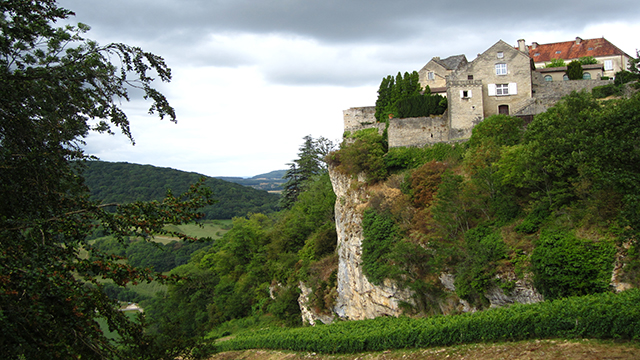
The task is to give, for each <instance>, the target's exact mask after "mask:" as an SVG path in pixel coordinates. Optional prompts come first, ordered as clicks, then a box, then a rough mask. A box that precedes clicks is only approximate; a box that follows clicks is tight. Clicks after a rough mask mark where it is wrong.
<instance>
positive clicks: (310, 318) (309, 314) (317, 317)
mask: <svg viewBox="0 0 640 360" xmlns="http://www.w3.org/2000/svg"><path fill="white" fill-rule="evenodd" d="M298 287H299V288H300V297H298V305H300V313H301V314H302V322H303V323H304V324H309V325H311V326H314V325H315V324H316V323H317V322H318V321H320V322H322V323H323V324H331V323H332V322H333V320H335V316H334V315H333V314H319V313H317V312H315V311H313V309H311V308H310V307H309V298H310V296H311V293H312V292H313V289H312V288H310V287H308V286H306V285H305V284H304V283H303V282H302V281H300V283H299V284H298Z"/></svg>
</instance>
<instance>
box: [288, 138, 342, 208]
mask: <svg viewBox="0 0 640 360" xmlns="http://www.w3.org/2000/svg"><path fill="white" fill-rule="evenodd" d="M303 139H304V143H303V144H302V146H300V149H299V150H300V152H298V159H296V160H294V161H293V163H289V164H287V165H289V170H287V172H286V173H285V175H284V177H283V178H284V179H287V182H286V183H285V184H284V185H283V187H284V190H283V191H282V199H281V200H280V206H281V207H282V208H284V209H290V208H291V206H293V204H294V203H295V202H296V201H297V199H298V196H299V195H300V193H302V192H303V191H304V190H305V189H306V188H307V185H308V184H309V182H310V181H311V180H312V179H314V178H315V177H317V176H318V175H320V174H321V173H323V172H325V171H327V165H326V164H325V162H324V158H325V156H327V155H328V154H329V153H330V152H331V151H333V148H334V145H333V142H332V141H331V140H328V139H326V138H324V137H320V138H318V139H317V140H314V139H313V137H311V135H307V136H305V137H304V138H303Z"/></svg>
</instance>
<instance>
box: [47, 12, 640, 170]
mask: <svg viewBox="0 0 640 360" xmlns="http://www.w3.org/2000/svg"><path fill="white" fill-rule="evenodd" d="M60 3H61V4H62V5H63V6H65V7H67V8H70V9H71V10H74V11H75V12H76V14H77V17H76V18H74V19H72V22H78V21H80V22H84V23H87V24H89V25H91V26H92V27H93V30H92V31H91V32H90V33H89V34H88V37H89V38H92V39H96V40H98V41H99V42H100V43H103V44H104V43H108V42H125V43H128V44H131V45H137V46H141V47H143V48H144V49H145V50H148V51H152V52H154V53H156V54H158V55H161V56H163V57H164V58H165V59H166V60H167V63H168V65H169V66H170V67H171V68H172V70H173V81H172V82H171V83H170V84H159V88H160V90H161V91H163V92H164V93H165V94H166V95H167V97H168V99H169V101H170V102H171V104H172V105H173V106H174V107H175V108H176V111H177V115H178V124H173V123H170V122H168V121H162V122H160V121H158V120H157V119H156V118H155V117H153V116H149V115H147V111H146V107H145V106H144V105H145V104H144V103H143V102H142V101H141V100H134V101H133V102H132V103H130V104H126V105H125V109H126V111H127V113H128V114H129V116H130V119H131V128H132V132H133V135H134V137H135V139H136V143H137V144H136V146H135V147H132V146H131V145H130V144H129V143H128V141H127V139H125V138H124V137H123V136H115V137H108V136H99V135H91V136H90V137H89V138H88V139H87V141H88V146H87V151H88V152H90V153H93V154H96V155H98V156H99V157H101V158H102V159H104V160H109V161H128V162H136V163H145V164H146V163H148V164H153V165H157V166H165V167H173V168H178V169H181V170H188V171H195V172H200V173H203V174H206V175H240V176H250V175H255V174H258V173H263V172H267V171H271V170H275V169H283V168H286V165H285V164H286V163H287V162H290V161H291V160H293V159H294V158H295V157H296V153H297V151H298V147H299V145H300V144H301V143H302V137H303V136H305V135H309V134H311V135H312V136H314V137H318V136H324V137H327V138H331V139H336V138H339V137H340V136H341V135H342V110H344V109H347V108H349V107H354V106H369V105H373V104H374V103H375V98H376V90H377V87H378V85H379V82H380V79H382V78H383V77H384V76H386V75H389V74H396V73H397V72H398V71H401V72H404V71H412V70H419V69H420V68H421V67H422V66H423V65H424V64H425V63H427V62H428V61H429V60H430V59H431V58H432V57H433V56H440V57H447V56H450V55H457V54H465V55H466V56H467V58H468V59H469V60H472V59H474V58H475V56H476V54H478V53H481V52H483V51H484V50H486V49H487V48H488V47H489V46H491V45H493V44H494V43H495V42H497V41H498V40H500V39H502V40H504V41H506V42H508V43H511V44H514V45H515V44H516V42H517V40H518V39H520V38H524V39H525V40H526V41H527V43H531V42H532V41H537V42H538V43H548V42H556V41H567V40H571V39H574V38H575V37H576V36H580V37H582V38H584V39H588V38H594V37H602V36H604V37H605V38H607V39H608V40H610V41H611V42H613V43H614V44H615V45H617V46H618V47H620V48H621V49H622V50H623V51H625V52H627V53H628V54H630V55H635V49H636V48H640V42H638V41H637V40H636V39H637V37H636V36H635V35H636V34H638V33H640V25H639V24H640V7H638V6H637V5H636V4H635V1H631V0H621V2H618V3H616V6H610V7H604V8H603V7H602V6H601V5H602V4H601V3H600V2H597V1H593V0H585V1H583V2H582V3H581V6H580V7H579V8H576V7H575V5H573V4H572V3H558V2H557V1H549V0H540V1H538V2H537V3H535V4H534V5H532V6H534V7H535V9H528V10H527V9H523V7H522V4H521V3H518V2H511V3H508V2H507V3H505V2H504V1H501V2H497V1H477V2H468V1H460V0H455V1H449V2H439V3H435V2H425V1H422V0H398V1H395V2H391V1H387V0H366V1H365V0H350V1H339V2H338V1H327V0H274V1H269V2H264V1H258V0H233V1H229V0H215V1H213V0H182V1H179V2H178V1H175V0H173V1H169V0H162V1H159V0H154V1H152V0H134V1H130V0H126V1H125V0H112V1H103V0H60ZM540 9H543V10H544V11H539V10H540ZM497 10H499V11H497ZM532 11H534V12H536V15H532ZM147 107H148V105H147Z"/></svg>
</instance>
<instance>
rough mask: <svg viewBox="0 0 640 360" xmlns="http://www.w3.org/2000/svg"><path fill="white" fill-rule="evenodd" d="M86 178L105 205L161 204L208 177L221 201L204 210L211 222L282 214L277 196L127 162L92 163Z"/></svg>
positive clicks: (223, 181) (249, 188)
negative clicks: (108, 203)
mask: <svg viewBox="0 0 640 360" xmlns="http://www.w3.org/2000/svg"><path fill="white" fill-rule="evenodd" d="M269 174H271V173H269ZM83 175H84V177H85V183H86V184H87V186H88V187H89V190H90V191H91V196H92V197H93V198H94V199H96V200H101V201H103V202H116V203H129V202H134V201H150V200H161V199H162V198H163V197H164V196H165V194H166V192H167V190H168V189H171V190H172V191H173V193H174V194H176V195H177V194H180V193H182V192H184V191H186V190H187V189H188V187H189V185H191V184H193V183H195V182H197V181H198V180H199V179H200V178H202V177H204V178H205V179H206V181H205V184H206V185H207V186H209V187H210V188H211V189H212V190H213V193H214V198H215V199H216V200H218V202H217V203H215V204H214V205H211V206H208V207H206V208H204V209H203V210H202V211H203V212H204V213H205V214H206V218H207V219H230V218H232V217H236V216H245V215H247V214H248V213H271V212H274V211H277V210H279V208H278V200H279V198H280V196H279V195H277V194H270V193H268V192H266V191H262V190H257V189H254V188H251V187H249V186H242V185H240V184H238V183H234V182H230V181H226V180H222V179H218V178H214V177H209V176H205V175H202V174H198V173H194V172H186V171H181V170H175V169H171V168H161V167H156V166H152V165H140V164H131V163H126V162H116V163H113V162H106V161H89V162H87V163H86V167H85V169H84V170H83ZM265 175H266V174H265Z"/></svg>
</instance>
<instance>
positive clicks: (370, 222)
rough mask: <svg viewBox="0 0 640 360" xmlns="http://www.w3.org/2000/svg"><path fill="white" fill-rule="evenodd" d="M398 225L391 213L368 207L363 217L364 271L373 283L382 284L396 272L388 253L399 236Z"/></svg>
mask: <svg viewBox="0 0 640 360" xmlns="http://www.w3.org/2000/svg"><path fill="white" fill-rule="evenodd" d="M398 232H399V230H398V227H397V226H396V224H395V222H394V221H393V219H392V218H391V216H390V214H378V213H377V212H376V211H375V210H373V209H367V210H365V212H364V216H363V218H362V234H363V237H364V239H363V241H362V271H363V272H364V274H365V275H366V276H367V279H369V281H370V282H371V283H372V284H375V285H380V284H382V282H383V281H384V279H385V278H388V277H390V275H392V274H393V273H394V269H393V267H392V266H391V265H390V264H389V263H388V261H387V258H388V254H389V253H390V252H391V250H392V248H393V244H394V243H395V241H396V239H397V237H398Z"/></svg>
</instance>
